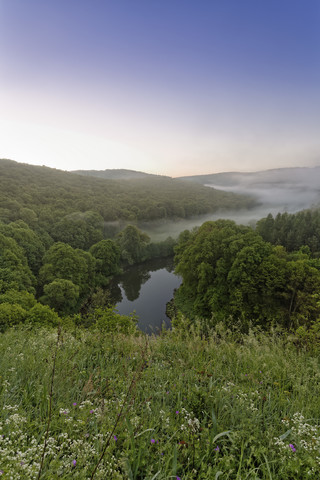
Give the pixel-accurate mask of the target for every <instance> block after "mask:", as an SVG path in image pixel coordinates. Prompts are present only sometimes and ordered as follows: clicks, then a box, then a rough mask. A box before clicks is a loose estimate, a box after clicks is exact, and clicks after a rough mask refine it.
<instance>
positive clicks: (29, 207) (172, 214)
mask: <svg viewBox="0 0 320 480" xmlns="http://www.w3.org/2000/svg"><path fill="white" fill-rule="evenodd" d="M0 192H1V193H0V220H2V221H4V222H8V221H15V220H19V219H21V220H24V221H25V222H26V223H27V224H28V225H35V224H36V223H38V225H40V226H43V227H44V228H45V229H46V230H47V231H49V233H50V234H52V236H53V237H54V238H55V240H61V241H65V239H64V238H59V232H60V231H61V223H60V222H62V223H63V225H65V224H66V225H68V226H70V228H71V230H72V229H73V228H74V229H75V230H77V232H76V233H75V234H73V233H71V234H72V235H74V236H78V235H79V230H81V231H83V229H84V227H85V225H84V224H85V223H87V224H88V223H89V224H90V225H91V226H93V227H94V228H95V226H96V225H97V222H98V223H99V222H100V228H102V224H103V222H108V221H114V220H123V221H130V222H137V221H140V220H141V221H148V220H159V219H165V218H187V217H191V216H194V215H200V214H206V213H210V212H214V211H217V210H219V209H228V208H232V209H237V208H241V207H250V206H253V204H254V201H253V200H252V199H251V198H249V197H246V196H242V195H234V194H231V193H225V192H220V191H216V190H214V189H211V188H206V187H203V186H200V185H191V184H186V183H185V182H182V181H179V180H174V179H172V178H168V177H158V176H148V177H146V178H138V179H131V180H107V179H102V178H93V177H87V176H82V175H76V174H74V173H69V172H63V171H60V170H55V169H51V168H47V167H36V166H31V165H25V164H19V163H16V162H13V161H10V160H0ZM88 212H89V213H88ZM92 212H93V213H92ZM85 215H86V216H87V217H85ZM90 228H91V227H90ZM88 235H90V233H89V232H88ZM84 244H86V240H85V241H84ZM78 246H80V245H78Z"/></svg>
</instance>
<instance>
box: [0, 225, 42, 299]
mask: <svg viewBox="0 0 320 480" xmlns="http://www.w3.org/2000/svg"><path fill="white" fill-rule="evenodd" d="M34 284H35V278H34V276H33V275H32V273H31V270H30V268H29V267H28V262H27V259H26V257H25V255H24V253H23V250H22V248H20V247H19V246H18V244H17V242H16V241H15V240H14V239H12V238H8V237H6V236H5V235H3V234H2V233H0V293H4V292H6V291H7V290H12V289H13V290H20V291H21V290H26V291H28V292H30V293H34V291H35V290H34V287H33V285H34Z"/></svg>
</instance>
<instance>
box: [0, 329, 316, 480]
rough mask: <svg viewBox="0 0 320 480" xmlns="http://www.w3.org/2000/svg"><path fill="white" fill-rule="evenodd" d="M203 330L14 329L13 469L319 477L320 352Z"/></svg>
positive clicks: (82, 479) (7, 423)
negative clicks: (206, 333) (203, 334)
mask: <svg viewBox="0 0 320 480" xmlns="http://www.w3.org/2000/svg"><path fill="white" fill-rule="evenodd" d="M192 330H193V331H191V332H188V331H187V330H186V328H184V327H183V325H181V327H180V328H178V329H175V330H173V331H167V332H164V333H162V335H160V336H158V337H155V336H151V337H146V336H144V335H142V334H140V335H139V336H135V335H132V336H131V335H129V336H123V335H116V334H112V335H110V334H109V335H106V334H103V333H102V332H101V331H95V332H94V331H85V330H82V329H72V331H62V332H61V333H60V335H59V336H58V334H57V331H56V330H52V329H51V330H48V329H41V330H40V329H39V330H37V331H28V330H25V329H21V330H19V329H17V330H12V329H10V330H7V332H5V333H4V334H2V335H1V336H0V348H1V364H0V375H1V396H0V412H1V413H0V422H1V423H0V426H1V436H0V451H1V455H0V458H1V464H0V470H1V473H2V475H3V478H10V476H11V477H14V478H15V479H17V480H19V479H21V480H22V479H27V478H28V479H30V478H41V479H50V480H52V479H58V478H59V479H62V480H63V479H65V480H66V479H70V478H77V479H79V480H87V479H89V478H95V479H105V478H113V479H119V480H120V479H140V478H144V479H148V480H152V479H155V478H157V479H162V480H164V479H167V478H174V479H179V478H180V479H183V480H191V479H197V480H198V479H203V480H204V479H206V480H207V479H208V478H212V479H215V478H219V479H230V480H239V479H240V478H248V479H249V478H250V479H258V478H259V479H266V480H270V479H274V480H275V479H280V478H281V479H283V480H289V479H292V478H295V479H297V480H299V479H301V480H305V479H306V478H318V477H319V475H320V464H319V454H318V452H319V447H320V428H319V404H318V399H319V393H320V392H319V382H318V380H317V379H318V378H319V376H320V365H319V358H318V357H317V355H315V354H313V353H312V352H308V351H305V350H303V349H298V348H297V347H296V346H295V344H294V342H292V341H291V340H290V339H288V338H284V337H283V338H282V337H279V336H272V335H269V336H267V335H265V334H263V335H253V334H250V335H246V336H242V337H241V341H240V342H239V339H237V338H236V337H235V336H234V335H231V334H230V333H228V332H225V331H219V332H218V331H215V332H213V331H212V332H211V334H210V336H209V337H208V338H207V339H204V338H201V336H200V335H198V334H197V329H196V328H195V329H192ZM42 459H43V463H42ZM99 459H101V461H99ZM96 467H97V469H96ZM95 469H96V470H95ZM39 472H40V475H39Z"/></svg>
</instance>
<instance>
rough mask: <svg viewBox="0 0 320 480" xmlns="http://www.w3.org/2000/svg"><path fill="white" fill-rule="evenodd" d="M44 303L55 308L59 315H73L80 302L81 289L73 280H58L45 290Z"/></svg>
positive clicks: (45, 287)
mask: <svg viewBox="0 0 320 480" xmlns="http://www.w3.org/2000/svg"><path fill="white" fill-rule="evenodd" d="M43 291H44V295H43V296H42V297H41V298H40V300H41V302H42V303H45V304H47V305H49V306H50V307H51V308H54V309H55V310H56V311H57V312H58V313H66V314H68V313H73V312H75V311H76V309H77V306H78V301H79V287H78V286H77V285H75V284H74V283H73V282H72V281H71V280H65V279H63V278H58V279H57V280H53V282H51V283H48V284H47V285H45V286H44V288H43Z"/></svg>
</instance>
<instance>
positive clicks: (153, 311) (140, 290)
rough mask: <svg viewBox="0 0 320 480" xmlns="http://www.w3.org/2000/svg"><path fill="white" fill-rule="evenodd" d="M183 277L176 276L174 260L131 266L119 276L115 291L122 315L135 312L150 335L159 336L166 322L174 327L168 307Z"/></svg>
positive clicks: (159, 260) (114, 295) (118, 307)
mask: <svg viewBox="0 0 320 480" xmlns="http://www.w3.org/2000/svg"><path fill="white" fill-rule="evenodd" d="M180 284H181V278H180V277H178V276H177V275H175V274H174V273H173V259H172V258H165V259H156V260H152V261H149V262H146V263H143V264H141V265H135V266H133V267H130V268H129V269H128V270H127V271H126V272H125V273H123V274H122V275H119V276H117V277H115V279H114V282H113V285H112V288H111V292H112V297H113V300H114V301H115V302H117V304H116V308H117V310H118V312H119V313H121V314H122V315H128V314H129V313H132V312H133V311H135V313H136V315H137V316H138V317H139V321H138V326H139V328H140V329H141V330H143V331H144V332H146V333H158V332H159V331H160V330H161V327H162V324H163V323H164V324H165V325H166V326H167V327H169V326H170V320H169V318H168V317H167V315H166V304H167V302H169V300H171V298H172V297H173V291H174V289H175V288H178V287H179V286H180Z"/></svg>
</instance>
